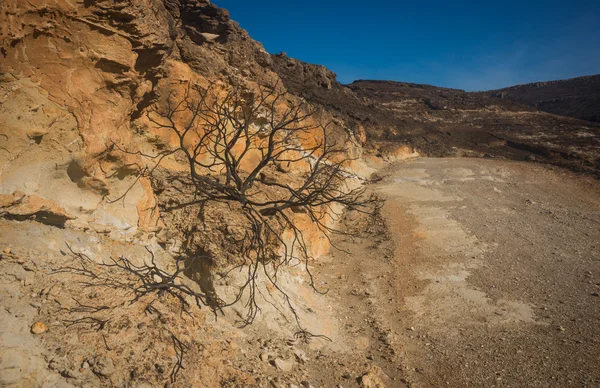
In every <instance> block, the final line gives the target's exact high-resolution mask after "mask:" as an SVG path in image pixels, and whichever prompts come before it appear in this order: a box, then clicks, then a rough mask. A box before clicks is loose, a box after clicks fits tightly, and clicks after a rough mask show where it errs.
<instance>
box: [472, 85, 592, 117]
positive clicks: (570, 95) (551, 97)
mask: <svg viewBox="0 0 600 388" xmlns="http://www.w3.org/2000/svg"><path fill="white" fill-rule="evenodd" d="M481 93H482V94H485V95H487V96H490V97H497V98H504V99H509V100H512V101H516V102H520V103H522V104H526V105H529V106H533V107H535V108H537V109H539V110H541V111H544V112H548V113H553V114H556V115H560V116H567V117H573V118H577V119H581V120H587V121H593V122H600V74H599V75H589V76H583V77H577V78H571V79H566V80H558V81H546V82H534V83H530V84H523V85H515V86H511V87H508V88H504V89H498V90H489V91H486V92H481Z"/></svg>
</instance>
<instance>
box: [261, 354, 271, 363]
mask: <svg viewBox="0 0 600 388" xmlns="http://www.w3.org/2000/svg"><path fill="white" fill-rule="evenodd" d="M259 357H260V359H261V360H262V361H263V362H268V361H269V355H268V354H267V353H261V354H260V356H259Z"/></svg>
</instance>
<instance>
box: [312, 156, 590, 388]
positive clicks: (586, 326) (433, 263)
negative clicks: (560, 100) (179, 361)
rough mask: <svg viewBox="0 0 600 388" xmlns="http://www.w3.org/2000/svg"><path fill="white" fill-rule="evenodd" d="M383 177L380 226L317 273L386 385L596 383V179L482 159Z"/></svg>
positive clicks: (436, 163)
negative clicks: (383, 200)
mask: <svg viewBox="0 0 600 388" xmlns="http://www.w3.org/2000/svg"><path fill="white" fill-rule="evenodd" d="M383 175H385V178H384V179H383V180H382V181H381V182H379V183H377V184H376V185H374V186H373V190H374V191H376V192H378V193H379V194H380V195H381V196H383V197H384V198H385V199H386V200H387V201H386V204H385V206H384V207H383V209H382V212H381V215H382V219H383V220H384V222H385V227H384V228H381V230H380V232H377V231H375V232H374V231H373V230H372V229H373V226H372V225H371V226H369V227H368V228H371V230H370V231H369V233H368V234H364V235H363V237H362V238H356V239H351V238H341V239H339V241H337V242H338V245H342V246H344V248H345V250H346V251H347V252H339V253H336V254H335V256H336V257H334V258H332V260H331V262H329V263H326V264H325V265H324V267H323V269H322V270H321V276H322V278H323V277H325V281H324V282H325V283H327V285H328V286H329V287H330V288H331V290H332V291H331V292H332V294H333V295H334V296H333V297H335V295H338V297H339V305H338V307H339V312H340V314H341V315H342V317H341V318H340V319H341V320H344V319H345V321H346V329H347V330H348V333H349V335H351V336H353V337H354V338H355V340H356V342H357V343H361V341H362V343H364V348H363V349H364V352H365V355H366V359H367V360H368V361H367V362H371V363H374V364H376V365H378V366H379V367H380V368H381V369H382V370H383V372H385V374H386V375H387V376H389V377H390V381H391V383H390V385H391V386H405V385H409V386H415V387H437V386H450V387H466V386H472V387H493V386H498V387H568V386H573V387H596V386H600V185H598V183H597V182H595V181H593V180H589V179H587V178H582V177H576V176H573V175H572V174H570V173H567V172H564V171H561V170H550V169H548V168H546V167H541V166H537V165H534V164H531V163H528V164H526V163H516V162H507V161H499V160H481V159H416V160H413V161H410V162H406V163H403V164H399V165H395V166H393V167H391V168H390V169H388V171H386V172H385V174H383ZM346 223H347V225H348V227H350V228H352V225H353V220H352V219H351V218H350V219H347V220H346ZM355 226H356V227H357V228H362V227H364V225H361V224H358V223H357V224H356V225H355ZM365 233H366V232H365ZM327 274H331V275H330V276H329V278H327ZM339 274H342V275H339Z"/></svg>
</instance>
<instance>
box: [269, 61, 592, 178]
mask: <svg viewBox="0 0 600 388" xmlns="http://www.w3.org/2000/svg"><path fill="white" fill-rule="evenodd" d="M273 68H274V70H275V72H277V74H278V75H279V76H280V77H281V78H282V79H283V82H284V83H285V85H286V87H287V88H288V89H290V90H292V91H293V92H294V93H296V94H298V95H301V96H303V97H305V98H307V99H308V100H309V101H312V102H314V103H316V104H318V105H320V106H323V107H324V108H325V109H327V110H328V111H329V112H332V114H333V115H334V117H337V118H339V119H340V120H343V121H344V122H346V124H347V125H348V126H349V127H350V128H354V129H355V130H356V131H360V132H364V133H365V134H366V138H367V147H374V148H375V149H376V150H379V151H382V150H384V151H385V150H386V149H388V148H389V147H395V146H396V145H398V144H405V145H407V146H409V147H413V148H415V149H416V150H417V151H418V152H420V153H422V154H424V155H429V156H480V157H481V156H486V157H505V158H509V159H514V160H537V161H539V162H543V163H551V164H555V165H560V166H565V167H568V168H571V169H574V170H577V171H587V172H591V173H594V174H596V173H597V172H598V170H599V169H600V161H599V157H600V153H599V151H600V125H598V124H595V123H590V122H588V121H583V120H577V119H573V118H569V117H560V116H556V115H552V114H547V113H545V112H541V111H539V110H536V109H535V108H533V107H530V106H527V105H524V104H521V103H518V102H514V101H511V100H510V99H499V98H493V97H490V96H487V95H485V94H481V93H467V92H465V91H462V90H456V89H448V88H440V87H435V86H430V85H417V84H411V83H404V82H394V81H368V80H360V81H355V82H353V83H351V84H349V85H342V84H340V83H338V82H337V81H336V76H335V74H334V73H333V72H331V71H329V70H328V69H326V68H324V67H323V66H319V65H311V64H307V63H303V62H301V61H298V60H295V59H292V58H289V57H287V56H285V55H274V56H273ZM379 151H376V152H379Z"/></svg>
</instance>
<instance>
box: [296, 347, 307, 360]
mask: <svg viewBox="0 0 600 388" xmlns="http://www.w3.org/2000/svg"><path fill="white" fill-rule="evenodd" d="M294 355H295V356H296V358H297V359H298V361H300V362H301V363H305V362H307V361H309V358H308V357H306V353H304V351H302V350H300V349H295V350H294Z"/></svg>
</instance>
